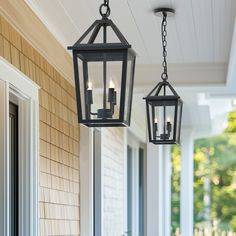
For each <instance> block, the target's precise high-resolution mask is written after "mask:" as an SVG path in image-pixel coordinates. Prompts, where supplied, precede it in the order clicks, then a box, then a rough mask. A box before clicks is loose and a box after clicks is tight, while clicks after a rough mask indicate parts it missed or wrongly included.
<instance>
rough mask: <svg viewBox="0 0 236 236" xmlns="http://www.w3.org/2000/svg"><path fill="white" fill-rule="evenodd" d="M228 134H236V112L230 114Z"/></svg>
mask: <svg viewBox="0 0 236 236" xmlns="http://www.w3.org/2000/svg"><path fill="white" fill-rule="evenodd" d="M226 132H228V133H235V132H236V112H230V113H229V115H228V127H227V129H226Z"/></svg>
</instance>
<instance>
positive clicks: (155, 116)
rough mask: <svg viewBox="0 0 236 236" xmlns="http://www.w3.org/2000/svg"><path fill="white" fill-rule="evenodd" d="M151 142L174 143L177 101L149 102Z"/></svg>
mask: <svg viewBox="0 0 236 236" xmlns="http://www.w3.org/2000/svg"><path fill="white" fill-rule="evenodd" d="M147 106H148V112H149V116H148V118H149V120H148V125H149V129H150V133H149V136H150V141H154V142H158V141H159V142H162V141H163V142H164V141H165V142H168V141H170V142H173V141H174V140H175V128H176V120H175V113H176V111H177V110H176V109H177V107H176V100H168V101H161V100H160V101H158V100H156V101H147Z"/></svg>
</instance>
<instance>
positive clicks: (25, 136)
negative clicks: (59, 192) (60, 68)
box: [0, 58, 39, 236]
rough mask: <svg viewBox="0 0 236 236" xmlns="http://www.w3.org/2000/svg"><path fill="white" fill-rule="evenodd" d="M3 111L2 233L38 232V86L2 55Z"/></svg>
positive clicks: (0, 106) (0, 147) (0, 111)
mask: <svg viewBox="0 0 236 236" xmlns="http://www.w3.org/2000/svg"><path fill="white" fill-rule="evenodd" d="M0 114H1V116H0V130H1V132H0V235H1V236H18V235H29V236H37V235H38V234H39V232H38V231H39V230H38V224H39V215H38V187H39V186H38V142H39V138H38V129H39V128H38V122H39V116H38V86H37V85H36V84H34V82H32V81H31V80H30V79H29V78H27V77H26V76H25V75H24V74H22V73H21V72H20V71H18V70H17V69H16V68H15V67H14V66H12V65H11V64H9V63H8V62H7V61H5V60H4V59H2V58H0ZM19 216H20V217H19Z"/></svg>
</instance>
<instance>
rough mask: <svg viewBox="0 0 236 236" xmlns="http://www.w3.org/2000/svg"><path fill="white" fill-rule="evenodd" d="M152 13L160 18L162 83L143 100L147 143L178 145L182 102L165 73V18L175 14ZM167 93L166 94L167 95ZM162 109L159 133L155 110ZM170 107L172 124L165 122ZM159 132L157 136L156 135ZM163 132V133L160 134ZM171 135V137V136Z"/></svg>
mask: <svg viewBox="0 0 236 236" xmlns="http://www.w3.org/2000/svg"><path fill="white" fill-rule="evenodd" d="M154 13H155V14H156V15H157V16H162V17H163V20H162V24H161V31H162V46H163V58H164V60H163V69H164V71H163V73H162V74H161V78H162V80H163V81H162V82H159V83H158V84H157V85H156V86H155V87H154V88H153V89H152V91H151V92H150V93H149V94H148V95H147V96H146V97H145V98H144V99H145V101H146V111H147V123H148V124H147V126H148V137H149V142H151V143H153V144H157V145H158V144H178V143H179V142H180V131H181V120H182V108H183V101H182V100H181V98H180V96H179V95H178V94H177V92H176V91H175V90H174V88H173V87H172V86H171V84H170V83H169V82H168V81H167V80H168V72H167V60H166V58H167V50H166V46H167V31H166V26H167V16H171V15H173V14H174V13H175V11H174V9H171V8H157V9H154ZM167 91H168V93H167ZM161 107H162V108H163V114H162V115H161V118H162V119H163V121H162V123H163V127H161V128H163V130H162V129H161V130H162V131H159V129H158V121H157V119H158V118H159V117H158V118H157V117H156V108H159V109H160V108H161ZM168 107H172V109H173V114H174V118H173V124H171V122H170V121H167V117H166V109H167V108H168ZM158 132H159V135H158ZM160 132H163V133H160ZM171 133H172V136H171Z"/></svg>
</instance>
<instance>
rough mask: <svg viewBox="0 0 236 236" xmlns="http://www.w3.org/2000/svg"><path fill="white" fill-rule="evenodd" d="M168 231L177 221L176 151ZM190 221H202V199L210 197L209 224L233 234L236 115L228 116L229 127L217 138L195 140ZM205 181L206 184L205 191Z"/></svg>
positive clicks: (175, 151) (176, 153) (235, 224)
mask: <svg viewBox="0 0 236 236" xmlns="http://www.w3.org/2000/svg"><path fill="white" fill-rule="evenodd" d="M172 162H173V165H172V171H173V175H172V229H173V232H174V231H175V230H176V229H177V228H178V227H179V217H180V149H179V147H174V148H173V150H172ZM194 171H195V175H194V221H195V226H197V227H198V226H199V225H201V224H204V222H205V221H206V214H205V213H206V206H205V204H204V195H206V193H207V192H208V193H209V195H210V201H211V204H210V216H209V217H210V219H208V220H210V223H211V222H213V221H214V220H217V221H218V222H219V224H218V228H219V229H220V230H225V231H228V230H230V229H231V230H233V231H234V232H236V207H235V206H236V112H231V113H229V125H228V127H227V129H226V130H225V132H224V133H223V134H221V135H218V136H215V137H211V138H207V139H199V140H196V141H195V144H194ZM206 180H208V181H210V187H209V186H208V188H209V189H206V186H205V185H204V183H205V184H206Z"/></svg>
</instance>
